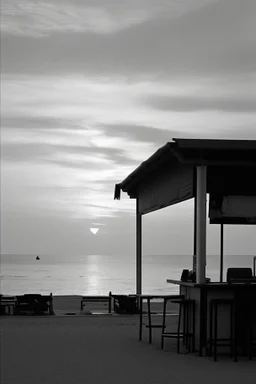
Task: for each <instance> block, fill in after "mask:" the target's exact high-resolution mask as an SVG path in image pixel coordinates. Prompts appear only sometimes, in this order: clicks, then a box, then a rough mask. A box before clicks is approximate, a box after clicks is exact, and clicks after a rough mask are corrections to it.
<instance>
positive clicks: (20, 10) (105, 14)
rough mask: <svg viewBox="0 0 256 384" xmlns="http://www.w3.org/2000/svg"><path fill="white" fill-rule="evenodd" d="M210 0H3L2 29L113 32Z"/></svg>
mask: <svg viewBox="0 0 256 384" xmlns="http://www.w3.org/2000/svg"><path fill="white" fill-rule="evenodd" d="M209 1H211V0H208V1H207V0H190V1H187V0H180V1H179V2H178V3H177V2H176V1H171V0H159V1H158V2H157V3H156V2H155V1H152V0H147V1H145V0H139V1H138V0H136V1H135V0H130V1H129V2H126V1H119V2H116V1H113V0H110V1H105V0H104V1H91V0H84V1H72V3H71V2H63V1H58V0H56V1H55V2H51V1H40V2H38V1H35V0H23V1H17V0H3V2H2V15H3V23H2V31H3V32H5V33H9V34H13V35H23V36H32V37H34V38H35V37H44V36H48V35H49V34H51V33H62V32H66V31H69V32H71V33H76V32H91V33H98V34H112V33H115V32H117V31H119V30H123V29H127V28H130V27H132V26H134V25H136V24H141V23H144V22H147V21H148V20H150V19H152V18H155V17H157V18H163V17H164V18H166V17H167V18H168V19H172V18H176V17H179V16H180V15H182V14H184V13H186V12H190V11H191V10H193V9H195V8H198V7H200V6H202V5H204V4H205V3H207V2H209Z"/></svg>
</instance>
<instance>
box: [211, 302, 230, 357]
mask: <svg viewBox="0 0 256 384" xmlns="http://www.w3.org/2000/svg"><path fill="white" fill-rule="evenodd" d="M221 306H222V307H223V306H224V307H225V306H228V307H229V325H230V336H229V337H228V338H218V309H219V307H221ZM234 315H235V301H234V300H233V299H212V300H211V303H210V339H209V345H210V356H212V349H214V351H213V352H214V356H213V357H214V361H217V347H230V355H231V356H234V361H237V351H236V340H235V316H234ZM212 347H213V348H212Z"/></svg>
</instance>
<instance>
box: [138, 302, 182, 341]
mask: <svg viewBox="0 0 256 384" xmlns="http://www.w3.org/2000/svg"><path fill="white" fill-rule="evenodd" d="M137 296H138V299H139V312H140V328H139V340H140V341H141V340H142V328H143V326H144V327H145V328H148V342H149V343H150V344H151V343H152V329H153V328H160V329H162V328H163V324H159V323H156V322H155V323H152V312H151V301H152V300H162V301H163V300H164V299H167V298H168V299H172V300H175V299H183V298H184V296H183V295H137ZM143 302H146V303H147V311H146V316H147V320H146V319H144V318H143V314H144V311H143ZM161 314H162V315H163V312H162V313H161Z"/></svg>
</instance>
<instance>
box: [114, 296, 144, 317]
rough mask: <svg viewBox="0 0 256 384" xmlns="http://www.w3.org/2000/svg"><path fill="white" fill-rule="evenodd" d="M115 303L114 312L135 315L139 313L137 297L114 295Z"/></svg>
mask: <svg viewBox="0 0 256 384" xmlns="http://www.w3.org/2000/svg"><path fill="white" fill-rule="evenodd" d="M112 298H113V302H114V312H116V313H120V314H121V313H123V314H125V313H127V314H135V313H138V305H137V296H136V295H112Z"/></svg>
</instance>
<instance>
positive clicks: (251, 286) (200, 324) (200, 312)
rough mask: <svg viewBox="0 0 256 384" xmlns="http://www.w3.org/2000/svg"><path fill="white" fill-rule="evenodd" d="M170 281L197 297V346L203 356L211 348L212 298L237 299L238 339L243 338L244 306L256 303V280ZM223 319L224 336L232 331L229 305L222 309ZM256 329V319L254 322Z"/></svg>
mask: <svg viewBox="0 0 256 384" xmlns="http://www.w3.org/2000/svg"><path fill="white" fill-rule="evenodd" d="M167 283H170V284H176V285H179V286H180V292H179V293H180V294H182V295H185V297H186V298H187V299H192V300H195V311H196V314H195V321H196V327H195V349H196V350H197V351H198V352H199V355H200V356H202V355H203V354H204V353H205V352H207V340H208V338H209V324H210V322H209V313H210V302H211V300H212V299H234V300H235V305H236V320H237V330H238V340H239V341H241V342H242V340H243V338H244V330H245V329H246V322H245V319H244V316H243V315H244V310H245V309H246V308H248V306H249V305H252V303H254V306H255V307H256V281H252V282H249V281H248V282H246V283H245V282H239V283H232V284H229V283H226V282H222V283H220V282H209V283H205V284H197V283H194V282H189V281H181V280H174V279H167ZM220 322H221V332H222V337H226V336H227V335H228V334H229V325H228V324H229V322H228V313H227V308H226V309H225V308H223V309H221V311H220ZM254 330H255V331H256V323H255V324H254Z"/></svg>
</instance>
